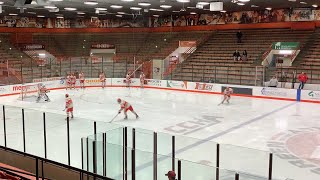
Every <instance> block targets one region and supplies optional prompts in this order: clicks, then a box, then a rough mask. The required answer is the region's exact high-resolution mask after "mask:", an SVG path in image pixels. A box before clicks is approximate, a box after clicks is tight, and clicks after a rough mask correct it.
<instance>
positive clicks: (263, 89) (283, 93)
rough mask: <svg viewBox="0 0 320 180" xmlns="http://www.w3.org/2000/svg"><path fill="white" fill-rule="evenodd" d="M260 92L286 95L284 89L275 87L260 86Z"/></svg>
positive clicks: (267, 94)
mask: <svg viewBox="0 0 320 180" xmlns="http://www.w3.org/2000/svg"><path fill="white" fill-rule="evenodd" d="M261 94H262V95H265V96H287V92H286V91H282V90H281V89H276V88H262V90H261Z"/></svg>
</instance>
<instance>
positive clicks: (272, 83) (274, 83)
mask: <svg viewBox="0 0 320 180" xmlns="http://www.w3.org/2000/svg"><path fill="white" fill-rule="evenodd" d="M277 86H278V79H277V77H276V76H273V77H272V78H271V79H270V81H269V87H277Z"/></svg>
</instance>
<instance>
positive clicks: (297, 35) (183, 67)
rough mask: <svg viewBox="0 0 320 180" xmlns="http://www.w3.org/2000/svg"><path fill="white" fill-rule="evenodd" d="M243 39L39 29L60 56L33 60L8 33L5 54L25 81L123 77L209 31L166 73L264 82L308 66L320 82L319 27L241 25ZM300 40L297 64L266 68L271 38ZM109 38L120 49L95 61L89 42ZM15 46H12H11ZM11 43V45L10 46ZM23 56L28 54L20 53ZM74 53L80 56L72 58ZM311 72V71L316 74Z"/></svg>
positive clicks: (229, 33)
mask: <svg viewBox="0 0 320 180" xmlns="http://www.w3.org/2000/svg"><path fill="white" fill-rule="evenodd" d="M242 33H243V38H242V41H243V42H242V43H237V42H236V35H235V34H236V31H235V30H226V31H216V32H210V31H202V32H167V33H163V32H162V33H142V32H132V33H110V34H99V33H95V34H89V33H78V34H34V35H33V43H35V44H43V45H45V47H46V50H47V51H49V52H50V53H51V54H53V55H54V56H56V57H63V58H61V59H62V60H61V61H55V62H51V63H50V64H48V65H46V66H45V67H38V66H37V64H36V63H32V59H31V58H29V57H28V55H26V54H24V53H23V52H21V51H19V49H17V48H15V47H14V45H13V44H11V43H10V41H9V39H10V38H9V34H1V35H0V39H1V44H2V46H1V47H0V55H1V56H0V60H2V59H3V60H8V61H9V64H10V65H13V67H15V68H16V71H18V72H19V71H21V69H22V76H23V77H24V79H25V82H28V81H30V80H31V79H32V78H39V77H50V76H57V75H59V76H64V75H65V74H66V73H68V72H75V71H78V72H79V71H83V72H84V73H85V74H87V75H88V76H87V77H97V76H98V73H99V72H100V71H102V70H103V71H105V72H106V74H107V77H123V76H124V74H126V71H127V70H128V69H133V68H134V67H133V59H134V58H135V60H136V61H138V62H139V63H141V62H142V61H147V60H151V59H164V58H165V57H167V56H168V55H169V54H170V53H171V52H172V51H173V50H174V49H175V48H176V47H178V42H179V41H183V40H187V41H193V40H195V41H199V40H201V39H204V37H210V38H209V39H207V41H206V42H205V43H203V44H202V45H201V46H199V47H197V50H196V51H195V52H194V53H193V54H191V55H190V56H188V58H187V59H186V60H185V61H184V62H183V63H182V64H179V65H178V66H177V68H176V69H175V70H174V71H173V72H172V73H171V74H169V75H168V77H166V78H167V79H175V80H189V81H205V82H209V81H211V82H219V83H229V84H244V85H261V84H263V83H262V81H263V80H265V81H267V80H268V79H270V78H271V77H272V76H274V75H277V76H278V77H281V76H283V74H285V75H286V76H287V79H288V81H291V80H292V78H293V74H294V73H293V72H296V73H300V72H301V71H304V72H306V73H307V74H308V75H309V77H310V78H311V79H310V81H309V82H310V83H320V58H319V55H320V50H319V47H320V39H319V38H318V37H319V36H320V33H319V31H318V30H316V31H293V30H291V29H256V30H242ZM278 41H281V42H285V41H291V42H292V41H299V42H300V43H301V46H302V52H301V53H300V54H299V55H298V57H297V58H296V60H295V62H294V65H295V66H294V67H277V68H264V67H262V66H261V60H262V55H263V53H264V52H266V51H267V50H268V49H269V47H270V45H271V43H272V42H278ZM94 43H107V44H114V45H115V46H116V51H117V53H116V54H115V55H114V56H113V57H112V58H111V59H104V62H102V63H101V62H100V63H91V62H90V46H91V44H94ZM9 48H10V49H9ZM8 49H9V50H8ZM235 50H238V51H239V52H240V53H242V52H243V51H244V50H246V51H247V53H248V59H247V61H233V57H232V54H233V52H234V51H235ZM21 57H23V58H21ZM70 57H79V58H78V59H72V58H70ZM311 74H312V75H311Z"/></svg>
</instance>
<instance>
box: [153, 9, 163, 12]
mask: <svg viewBox="0 0 320 180" xmlns="http://www.w3.org/2000/svg"><path fill="white" fill-rule="evenodd" d="M150 11H159V12H161V11H164V10H163V9H154V8H151V9H150Z"/></svg>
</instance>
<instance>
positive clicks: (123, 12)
mask: <svg viewBox="0 0 320 180" xmlns="http://www.w3.org/2000/svg"><path fill="white" fill-rule="evenodd" d="M117 13H118V14H126V13H125V12H117Z"/></svg>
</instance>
